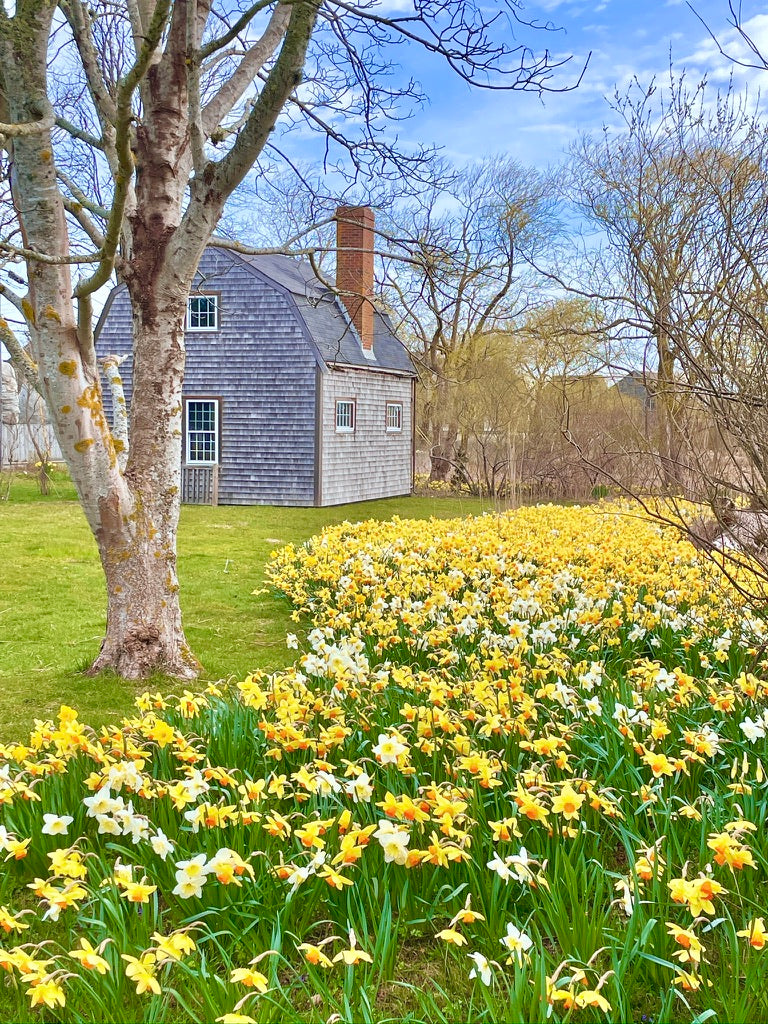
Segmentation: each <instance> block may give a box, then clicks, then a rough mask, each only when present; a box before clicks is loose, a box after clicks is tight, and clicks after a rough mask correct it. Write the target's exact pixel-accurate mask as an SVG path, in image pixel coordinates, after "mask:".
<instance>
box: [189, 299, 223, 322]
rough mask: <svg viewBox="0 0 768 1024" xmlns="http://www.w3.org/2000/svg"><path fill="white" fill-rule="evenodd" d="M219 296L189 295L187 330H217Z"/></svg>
mask: <svg viewBox="0 0 768 1024" xmlns="http://www.w3.org/2000/svg"><path fill="white" fill-rule="evenodd" d="M218 329H219V296H218V295H197V294H195V295H190V296H189V298H188V299H187V330H188V331H218Z"/></svg>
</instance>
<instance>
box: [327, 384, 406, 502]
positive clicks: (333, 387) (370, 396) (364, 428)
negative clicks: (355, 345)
mask: <svg viewBox="0 0 768 1024" xmlns="http://www.w3.org/2000/svg"><path fill="white" fill-rule="evenodd" d="M412 395H413V383H412V380H411V379H410V378H407V377H398V376H396V375H394V374H387V373H376V372H373V371H366V370H356V369H344V370H330V371H329V372H328V373H326V374H324V375H323V382H322V408H323V432H322V433H323V436H322V444H323V460H322V467H323V470H322V493H321V503H322V504H323V505H340V504H343V503H344V502H347V501H366V500H368V499H370V498H387V497H396V496H397V495H400V494H410V492H411V490H412V487H413V480H412V460H411V452H412V444H413V434H412V429H413V427H412V423H413V417H412V405H411V403H412ZM337 399H353V400H354V402H355V429H354V430H353V431H352V432H350V433H338V432H337V431H336V401H337ZM387 402H402V405H403V429H402V431H398V432H396V433H395V432H387V429H386V407H387Z"/></svg>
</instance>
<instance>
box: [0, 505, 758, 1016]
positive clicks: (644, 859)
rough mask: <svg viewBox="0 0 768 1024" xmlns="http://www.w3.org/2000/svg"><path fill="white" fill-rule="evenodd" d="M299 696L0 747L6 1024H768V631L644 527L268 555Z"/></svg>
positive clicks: (690, 553) (613, 516)
mask: <svg viewBox="0 0 768 1024" xmlns="http://www.w3.org/2000/svg"><path fill="white" fill-rule="evenodd" d="M269 579H270V582H271V584H272V585H273V586H274V587H276V588H277V589H279V590H280V591H282V592H284V593H285V595H286V597H287V599H289V600H290V601H291V602H292V604H293V605H294V608H295V612H294V618H295V621H296V623H297V628H296V633H297V635H296V636H294V635H289V637H288V638H287V639H288V644H289V646H294V647H295V648H296V661H295V664H294V666H293V667H291V668H290V669H284V670H281V671H279V672H277V673H275V674H273V675H267V674H258V675H253V676H250V677H249V678H247V679H245V680H242V681H240V682H238V683H236V684H231V685H229V686H226V687H225V686H224V685H223V684H222V685H221V686H218V687H217V686H209V687H208V688H207V689H206V690H205V691H203V692H194V693H193V692H184V693H181V694H177V695H167V694H159V693H146V694H144V695H143V696H142V697H141V698H140V699H139V700H138V701H137V705H138V707H137V713H136V715H135V717H134V718H132V719H130V720H127V721H125V722H123V723H122V724H121V725H120V726H119V727H115V728H114V729H110V730H104V731H102V732H101V733H99V734H95V733H94V732H92V731H91V730H90V729H88V728H87V727H85V726H84V725H82V724H81V723H80V722H79V720H78V716H77V714H76V712H75V711H74V710H73V709H71V708H68V707H62V709H61V712H60V714H59V716H58V720H57V721H56V722H39V723H37V726H36V728H35V730H34V732H33V734H32V736H31V737H30V739H29V741H28V742H25V743H19V744H18V745H8V746H6V747H4V748H1V749H0V822H1V824H0V848H1V849H2V851H3V852H2V853H1V854H0V856H3V857H4V861H5V862H4V864H3V867H2V873H1V874H0V887H1V888H0V929H1V931H0V940H1V942H0V945H1V948H0V977H1V978H2V981H3V984H2V986H1V987H0V1018H2V1019H8V1020H11V1019H13V1020H40V1019H43V1020H47V1021H58V1020H61V1021H138V1020H143V1021H152V1022H164V1021H169V1022H176V1021H179V1022H181V1021H214V1020H216V1021H219V1022H222V1024H224V1022H229V1021H231V1022H237V1021H241V1022H247V1021H282V1020H296V1021H307V1022H310V1021H312V1022H314V1021H317V1022H325V1021H429V1022H450V1021H469V1020H472V1021H489V1022H492V1021H547V1020H551V1021H553V1022H556V1021H566V1020H568V1021H570V1020H573V1021H637V1022H640V1021H646V1022H648V1024H655V1022H659V1021H684V1022H690V1024H698V1022H701V1024H703V1022H704V1021H707V1020H709V1019H712V1020H716V1021H768V949H765V946H766V944H767V943H768V926H766V920H768V895H767V894H768V886H767V885H766V881H768V830H767V829H766V819H767V817H768V779H766V769H768V763H766V760H767V759H766V755H767V754H768V741H767V740H766V732H767V731H768V628H767V627H766V623H765V621H764V618H763V617H762V615H761V614H760V610H759V609H752V608H750V607H748V606H747V605H745V603H744V602H743V601H742V600H741V599H740V598H739V597H738V595H737V594H736V593H735V592H734V591H733V590H731V589H730V588H729V586H728V584H727V582H726V581H725V580H724V578H723V577H721V576H720V575H719V573H718V570H717V568H716V567H715V566H713V565H712V564H711V563H709V562H708V561H706V560H705V559H703V558H701V557H700V556H699V555H698V554H697V552H696V551H695V550H694V549H693V548H692V547H691V546H690V545H689V544H687V543H686V542H685V541H682V540H680V539H679V536H678V535H677V534H676V533H674V532H673V531H665V530H664V529H662V528H661V527H660V526H658V525H657V524H655V523H653V522H651V521H649V520H648V519H647V518H645V517H644V516H643V515H642V513H641V512H640V511H639V510H638V509H636V508H632V507H631V506H628V505H626V506H619V505H608V506H600V507H597V508H589V509H586V508H585V509H580V508H555V507H538V508H530V509H522V510H519V511H517V512H514V513H509V514H505V515H486V516H483V517H480V518H478V519H465V520H452V521H431V522H428V523H427V522H417V521H407V520H395V521H392V522H389V523H377V522H367V523H363V524H360V525H356V526H351V525H349V524H343V525H341V526H337V527H333V528H329V529H327V530H326V531H324V532H323V534H321V535H320V536H319V537H316V538H314V539H313V540H312V541H310V542H308V543H307V544H306V545H304V546H303V547H299V548H293V547H288V548H284V549H283V550H281V551H279V552H276V553H275V555H274V557H273V559H272V562H271V564H270V568H269Z"/></svg>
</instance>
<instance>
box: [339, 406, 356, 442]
mask: <svg viewBox="0 0 768 1024" xmlns="http://www.w3.org/2000/svg"><path fill="white" fill-rule="evenodd" d="M354 429H355V402H354V399H351V398H342V399H339V401H337V402H336V433H338V434H351V433H352V431H353V430H354Z"/></svg>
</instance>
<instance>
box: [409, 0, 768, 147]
mask: <svg viewBox="0 0 768 1024" xmlns="http://www.w3.org/2000/svg"><path fill="white" fill-rule="evenodd" d="M407 3H408V0H392V6H393V7H394V6H397V7H399V8H400V9H401V10H402V9H403V7H404V6H406V4H407ZM694 6H695V8H696V10H697V11H698V13H699V15H700V16H701V18H702V19H703V20H704V21H705V22H706V23H707V25H708V26H709V27H710V28H711V29H712V31H713V32H714V33H715V34H716V35H717V37H718V39H719V40H720V41H721V42H722V43H723V44H724V46H725V47H726V48H727V49H728V50H729V51H731V52H733V53H734V54H736V55H740V54H744V52H745V49H744V46H743V44H740V43H739V41H738V40H737V38H736V34H735V32H734V31H733V30H732V29H731V28H730V27H729V25H728V18H729V17H730V13H729V11H728V5H727V0H696V3H695V4H694ZM521 15H522V16H525V17H527V18H530V19H536V20H537V21H541V22H545V21H550V22H552V23H553V24H554V25H556V26H559V28H560V31H555V32H532V31H530V30H523V29H521V30H520V38H521V40H522V41H525V42H528V43H530V45H532V46H534V47H538V48H541V47H544V46H546V47H548V48H549V49H550V51H552V52H553V53H554V54H557V55H562V56H566V55H568V54H571V53H572V54H573V55H574V59H573V61H572V62H571V67H572V68H573V71H571V70H570V69H565V70H564V71H563V72H562V73H561V77H560V80H561V81H562V82H565V81H567V80H568V79H569V78H571V79H572V78H573V76H574V74H577V72H578V69H579V68H580V67H581V66H582V65H583V62H584V60H585V59H586V57H587V54H588V53H589V51H590V50H591V51H592V56H591V59H590V62H589V66H588V68H587V71H586V73H585V75H584V78H583V80H582V83H581V84H580V86H579V87H578V89H576V90H574V91H573V92H568V93H560V94H549V95H544V96H543V97H542V98H541V99H539V98H538V97H536V96H534V95H531V94H525V93H520V92H516V93H489V92H484V91H481V90H473V89H470V88H469V86H467V85H465V84H464V83H463V82H462V81H461V80H459V79H458V78H457V77H456V76H455V75H453V74H452V73H451V72H450V70H448V69H447V68H445V67H444V66H442V65H441V64H440V63H439V62H438V61H437V60H436V59H435V60H429V59H425V57H424V55H423V54H419V55H418V56H417V55H415V54H414V55H413V58H414V60H413V65H412V67H407V65H406V67H407V70H409V71H411V73H413V74H414V76H415V77H417V78H418V79H419V81H420V82H421V84H422V87H423V89H424V92H425V93H426V94H427V95H428V96H429V99H430V102H429V104H428V105H427V106H426V107H425V108H424V109H423V110H420V111H418V112H417V113H416V114H415V115H414V117H413V118H412V119H411V120H410V121H409V122H407V123H406V124H404V125H402V126H401V131H400V136H401V139H402V140H403V141H406V142H407V141H423V142H429V141H432V142H434V143H436V144H438V145H440V146H442V147H444V151H445V155H446V156H448V157H450V158H451V159H453V160H455V161H456V162H458V163H463V162H464V161H466V160H471V159H474V158H477V157H481V156H483V155H486V154H489V153H498V152H505V153H507V152H508V153H510V154H511V155H512V156H514V157H515V158H516V159H518V160H520V161H521V162H522V163H524V164H528V165H534V166H538V167H546V166H547V165H549V164H552V163H556V162H557V161H558V160H559V159H560V158H561V157H562V155H563V153H564V151H565V150H566V148H567V146H568V144H569V143H570V142H571V141H572V140H573V139H574V138H575V137H577V136H578V134H579V133H580V132H583V131H593V130H600V128H601V127H602V125H603V124H604V123H605V122H606V120H610V116H611V115H610V111H609V109H608V107H607V104H606V102H605V97H606V96H610V95H612V94H613V92H614V89H615V88H616V87H617V86H618V88H619V89H620V91H622V90H624V89H625V88H626V86H627V85H628V84H629V82H630V81H631V80H632V78H633V76H635V75H636V76H637V77H638V78H639V80H640V81H641V82H642V83H646V82H648V81H650V79H651V78H652V76H653V75H654V74H656V75H657V76H659V78H660V79H663V78H664V77H665V76H666V74H667V70H668V68H669V62H670V56H671V59H672V61H673V63H674V66H675V68H676V70H678V71H679V70H682V68H684V67H685V68H687V74H688V77H689V81H690V82H691V83H693V84H695V83H698V81H699V80H700V79H701V78H702V76H703V75H705V74H706V75H707V77H708V80H709V81H710V82H711V83H712V84H713V85H720V86H724V85H727V80H728V76H729V75H730V74H731V73H732V72H733V73H734V74H735V81H736V84H737V85H738V86H739V87H742V86H744V85H748V86H749V89H750V93H752V94H754V95H755V96H756V95H757V92H758V89H759V88H760V87H761V86H762V89H763V92H765V93H766V96H768V72H758V71H754V70H753V71H746V70H739V69H735V70H734V67H733V65H732V64H731V63H730V62H728V61H727V60H725V59H724V58H723V57H722V56H721V55H720V54H719V53H718V52H717V47H716V45H715V43H714V42H713V41H712V39H711V38H710V37H709V35H708V34H707V31H706V29H705V27H704V26H703V25H702V24H701V22H700V21H699V20H698V19H697V18H696V16H695V15H694V13H693V12H692V11H691V10H690V9H689V8H688V6H687V5H686V4H685V3H684V2H682V0H598V2H596V3H595V2H592V3H589V2H583V0H539V2H536V3H534V2H533V0H531V2H526V3H525V5H524V8H523V10H522V11H521ZM742 16H743V20H744V22H745V23H746V24H747V26H748V28H749V29H750V33H751V35H752V37H753V38H754V40H755V42H757V43H758V44H759V45H761V46H762V48H763V52H764V53H765V54H766V55H767V56H768V6H766V5H765V4H761V3H758V2H755V0H745V2H744V4H743V7H742Z"/></svg>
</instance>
